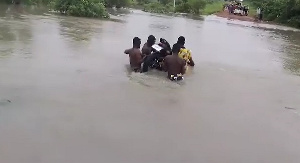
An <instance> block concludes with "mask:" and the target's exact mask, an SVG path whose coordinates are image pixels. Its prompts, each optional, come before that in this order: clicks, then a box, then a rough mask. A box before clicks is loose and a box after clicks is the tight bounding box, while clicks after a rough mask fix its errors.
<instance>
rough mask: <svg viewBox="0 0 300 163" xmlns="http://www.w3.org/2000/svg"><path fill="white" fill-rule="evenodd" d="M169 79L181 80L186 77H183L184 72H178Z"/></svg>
mask: <svg viewBox="0 0 300 163" xmlns="http://www.w3.org/2000/svg"><path fill="white" fill-rule="evenodd" d="M169 79H170V80H172V81H180V80H183V79H184V78H183V76H182V74H177V75H171V76H169Z"/></svg>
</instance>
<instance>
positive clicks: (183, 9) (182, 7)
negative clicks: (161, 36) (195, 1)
mask: <svg viewBox="0 0 300 163" xmlns="http://www.w3.org/2000/svg"><path fill="white" fill-rule="evenodd" d="M191 10H192V7H191V6H190V4H188V3H180V4H178V5H177V6H176V8H175V12H180V13H190V12H191Z"/></svg>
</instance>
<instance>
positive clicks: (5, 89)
mask: <svg viewBox="0 0 300 163" xmlns="http://www.w3.org/2000/svg"><path fill="white" fill-rule="evenodd" d="M112 17H113V21H104V20H95V19H85V18H74V17H64V16H59V15H55V14H50V13H47V12H43V11H42V10H36V9H34V8H29V9H22V8H21V9H15V8H13V7H12V6H1V10H0V162H3V163H21V162H22V163H82V162H86V163H93V162H107V163H154V162H155V163H182V162H184V163H299V162H300V141H299V138H300V77H299V70H300V53H299V52H300V46H299V45H300V33H299V32H298V31H297V30H295V29H291V28H287V27H281V26H274V25H266V24H264V25H263V24H255V23H249V22H239V21H232V20H227V19H222V18H218V17H215V16H208V17H205V18H204V19H203V20H194V19H189V18H184V17H170V16H162V15H155V14H149V13H144V12H141V11H137V10H132V11H131V12H129V13H128V12H124V13H119V14H118V13H117V14H116V15H115V16H112ZM149 34H153V35H155V36H156V37H157V38H159V37H164V38H166V39H167V40H168V41H170V42H171V43H174V42H175V41H176V38H177V37H178V36H180V35H184V36H186V39H187V44H186V46H187V47H188V48H189V49H191V50H192V52H193V57H194V60H195V62H196V67H195V68H194V69H189V71H188V73H187V75H186V78H185V79H186V80H185V81H184V82H182V83H178V84H177V83H172V82H169V81H168V80H167V79H166V78H165V77H166V74H165V73H162V72H156V71H151V72H149V73H148V74H135V73H130V72H129V71H128V62H129V60H128V56H126V55H125V54H123V51H124V49H126V48H129V47H131V42H132V41H131V40H132V38H133V37H134V36H139V37H141V38H142V41H143V42H144V41H146V38H147V36H148V35H149Z"/></svg>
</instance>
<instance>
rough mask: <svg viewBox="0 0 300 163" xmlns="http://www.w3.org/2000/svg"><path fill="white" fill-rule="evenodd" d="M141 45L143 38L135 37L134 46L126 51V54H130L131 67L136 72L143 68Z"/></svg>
mask: <svg viewBox="0 0 300 163" xmlns="http://www.w3.org/2000/svg"><path fill="white" fill-rule="evenodd" d="M140 47H141V39H140V38H138V37H135V38H133V47H132V48H130V49H127V50H125V51H124V53H125V54H129V61H130V67H131V69H132V70H133V71H134V72H139V71H140V70H141V64H142V62H143V58H142V53H141V50H140Z"/></svg>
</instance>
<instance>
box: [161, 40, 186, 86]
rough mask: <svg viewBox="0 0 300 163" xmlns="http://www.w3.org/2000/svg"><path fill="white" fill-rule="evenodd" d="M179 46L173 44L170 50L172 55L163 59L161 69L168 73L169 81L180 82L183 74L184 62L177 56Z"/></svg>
mask: <svg viewBox="0 0 300 163" xmlns="http://www.w3.org/2000/svg"><path fill="white" fill-rule="evenodd" d="M179 51H180V45H179V44H174V45H173V48H172V55H168V56H166V57H165V60H164V64H163V67H164V69H165V71H167V72H168V78H169V79H170V80H176V81H177V80H182V79H183V76H182V75H183V74H184V73H185V68H186V67H185V65H186V63H185V60H184V59H182V58H180V57H179V56H178V53H179Z"/></svg>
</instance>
